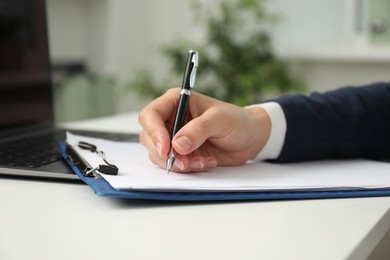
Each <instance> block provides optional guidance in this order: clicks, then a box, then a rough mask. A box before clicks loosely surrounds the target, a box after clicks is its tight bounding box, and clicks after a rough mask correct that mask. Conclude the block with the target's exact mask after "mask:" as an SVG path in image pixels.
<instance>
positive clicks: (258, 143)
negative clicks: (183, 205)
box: [138, 88, 271, 172]
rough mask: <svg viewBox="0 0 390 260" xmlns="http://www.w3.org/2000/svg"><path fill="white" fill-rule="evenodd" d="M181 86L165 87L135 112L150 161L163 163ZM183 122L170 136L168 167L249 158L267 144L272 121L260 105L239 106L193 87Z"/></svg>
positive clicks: (200, 167)
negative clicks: (172, 156) (170, 162)
mask: <svg viewBox="0 0 390 260" xmlns="http://www.w3.org/2000/svg"><path fill="white" fill-rule="evenodd" d="M179 95H180V89H178V88H175V89H170V90H168V91H167V92H166V93H165V94H164V95H162V96H161V97H159V98H157V99H155V100H154V101H152V102H151V103H150V104H148V105H147V106H146V107H145V108H143V109H142V110H141V112H140V113H139V117H138V120H139V123H140V124H141V126H142V128H143V130H142V131H141V134H140V141H141V143H142V144H143V145H144V146H145V147H146V149H147V150H148V152H149V158H150V160H151V161H152V162H153V163H155V164H156V165H158V166H160V167H162V168H165V165H166V160H167V158H168V153H169V151H170V144H171V140H170V132H171V128H172V126H173V122H174V120H175V115H176V109H177V105H178V102H179ZM186 121H187V123H186V124H185V125H184V126H183V127H182V128H181V129H180V131H179V132H177V134H176V135H175V136H174V138H173V140H172V147H173V149H174V150H175V151H176V153H178V156H177V158H176V160H175V163H174V166H173V169H172V170H173V171H176V172H203V171H208V170H210V169H212V168H214V167H216V166H217V165H219V166H235V165H241V164H244V163H245V162H246V161H247V160H250V159H253V158H254V157H255V156H256V155H257V154H258V153H259V151H260V150H261V149H262V148H263V147H264V145H265V144H266V142H267V140H268V138H269V134H270V131H271V121H270V118H269V116H268V114H267V112H266V111H265V110H264V109H263V108H261V107H245V108H242V107H238V106H235V105H232V104H229V103H226V102H222V101H219V100H216V99H213V98H210V97H207V96H204V95H201V94H199V93H196V92H194V91H193V92H192V94H191V99H190V102H189V107H188V114H187V117H186Z"/></svg>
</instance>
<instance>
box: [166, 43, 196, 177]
mask: <svg viewBox="0 0 390 260" xmlns="http://www.w3.org/2000/svg"><path fill="white" fill-rule="evenodd" d="M198 56H199V54H198V52H197V51H193V50H190V51H189V52H188V56H187V64H186V68H185V71H184V77H183V83H182V85H181V91H180V100H179V105H178V108H177V111H176V118H175V122H174V124H173V128H172V132H171V141H172V139H173V137H174V136H175V134H176V133H177V132H178V131H179V130H180V129H181V128H182V127H183V125H184V120H185V117H186V114H187V109H188V102H189V101H190V96H191V90H192V88H193V87H194V84H195V76H196V70H197V68H198V59H199V57H198ZM176 155H177V154H176V152H175V151H174V149H173V148H172V144H171V150H170V152H169V155H168V160H167V166H166V168H167V173H169V172H170V171H171V169H172V166H173V163H174V162H175V159H176Z"/></svg>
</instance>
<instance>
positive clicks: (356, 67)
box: [47, 0, 390, 121]
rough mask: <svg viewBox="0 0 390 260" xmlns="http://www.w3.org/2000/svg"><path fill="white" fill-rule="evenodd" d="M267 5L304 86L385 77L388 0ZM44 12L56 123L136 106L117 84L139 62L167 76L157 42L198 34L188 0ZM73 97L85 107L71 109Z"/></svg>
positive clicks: (69, 6) (115, 1) (105, 0)
mask: <svg viewBox="0 0 390 260" xmlns="http://www.w3.org/2000/svg"><path fill="white" fill-rule="evenodd" d="M204 2H205V3H207V1H204ZM209 2H210V8H213V3H212V1H209ZM267 6H268V8H269V9H270V10H272V11H277V12H280V13H282V14H283V19H282V20H281V21H280V22H279V23H278V24H277V25H276V26H275V28H274V30H273V31H272V37H273V41H274V48H275V50H276V53H277V54H278V55H279V56H280V57H281V58H282V59H284V60H286V61H288V62H289V64H290V65H291V66H292V68H293V69H294V70H295V71H297V73H299V74H301V75H302V76H303V77H304V79H305V80H306V82H307V85H308V88H309V90H310V91H325V90H329V89H334V88H337V87H340V86H344V85H351V84H352V85H359V84H365V83H369V82H373V81H388V80H389V73H388V72H389V71H390V47H388V44H390V37H389V35H390V34H389V28H388V27H389V22H390V21H389V18H390V15H389V13H390V4H389V3H388V1H387V0H327V1H323V0H294V1H283V0H268V1H267ZM47 10H48V22H49V41H50V54H51V59H52V63H53V71H54V78H53V80H54V84H55V86H56V89H57V91H56V100H57V103H58V109H57V110H58V111H57V117H58V118H59V121H70V120H77V119H83V118H87V117H96V116H104V115H108V114H114V113H122V112H126V111H136V110H139V109H140V108H141V107H142V106H143V105H145V104H146V103H147V102H148V100H144V99H141V98H139V96H138V95H137V94H135V93H132V92H130V91H125V90H123V88H122V87H121V86H123V84H124V83H125V82H126V81H128V80H130V79H131V78H132V77H133V76H134V73H136V70H137V69H138V68H140V67H142V68H147V69H149V70H151V71H152V72H153V74H154V75H155V77H156V78H157V79H158V78H161V77H163V75H164V74H165V73H168V70H167V67H168V65H169V64H167V61H166V60H164V59H163V58H162V56H161V54H160V48H161V46H162V45H163V44H169V43H172V42H174V41H175V39H179V38H186V39H189V40H191V41H202V39H203V38H204V31H203V28H201V27H200V26H199V25H198V24H195V23H194V17H193V12H192V10H191V5H190V0H164V1H158V0H142V1H136V0H47ZM183 51H185V52H186V51H187V50H183ZM180 83H181V82H178V83H177V85H180ZM80 93H83V94H82V95H81V94H80ZM77 99H81V100H84V101H85V104H86V105H85V106H83V107H77V105H76V104H79V103H80V102H79V101H78V102H76V100H77ZM69 100H72V101H69ZM70 102H72V104H74V105H72V106H71V107H72V108H73V109H70V108H69V104H70ZM87 104H88V105H87Z"/></svg>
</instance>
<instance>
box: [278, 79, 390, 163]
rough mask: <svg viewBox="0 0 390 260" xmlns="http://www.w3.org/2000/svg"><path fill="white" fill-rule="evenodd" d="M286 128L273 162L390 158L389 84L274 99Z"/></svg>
mask: <svg viewBox="0 0 390 260" xmlns="http://www.w3.org/2000/svg"><path fill="white" fill-rule="evenodd" d="M275 101H276V102H278V103H279V104H280V105H281V107H282V109H283V111H284V114H285V118H286V123H287V131H286V136H285V142H284V145H283V148H282V150H281V153H280V155H279V157H278V158H277V159H275V161H277V162H295V161H303V160H318V159H329V158H344V159H345V158H375V159H381V158H390V84H388V83H377V84H372V85H368V86H364V87H345V88H341V89H338V90H335V91H330V92H326V93H323V94H320V93H313V94H312V95H310V96H301V95H292V96H285V97H281V98H279V99H276V100H275Z"/></svg>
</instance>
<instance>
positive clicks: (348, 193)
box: [57, 141, 390, 201]
mask: <svg viewBox="0 0 390 260" xmlns="http://www.w3.org/2000/svg"><path fill="white" fill-rule="evenodd" d="M57 146H58V148H59V151H60V153H61V154H62V156H63V157H64V158H65V160H66V161H67V163H68V164H69V166H70V167H71V169H72V170H73V171H74V173H75V174H76V175H77V176H78V177H79V178H80V179H81V180H82V181H84V182H85V183H86V184H88V185H89V187H90V188H91V189H92V190H93V191H94V192H95V193H96V194H97V195H98V196H102V197H111V198H122V199H135V200H138V199H142V200H163V201H252V200H259V201H268V200H301V199H331V198H361V197H383V196H390V189H359V190H349V189H348V190H330V191H323V190H318V191H244V192H242V191H232V192H194V191H188V192H187V191H180V192H164V191H142V190H117V189H115V188H113V187H112V186H111V185H110V184H109V183H108V182H107V181H106V180H105V179H104V178H99V177H97V176H93V175H90V176H87V175H85V172H84V173H83V168H84V166H85V165H84V166H82V167H80V162H81V163H84V162H83V158H81V156H79V155H78V154H77V152H76V153H73V154H72V153H71V154H70V152H69V147H71V146H70V145H68V144H67V143H66V142H64V141H60V142H58V143H57Z"/></svg>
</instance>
